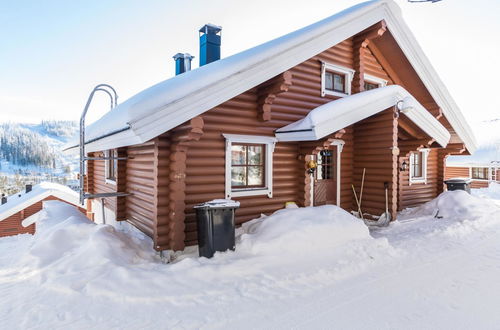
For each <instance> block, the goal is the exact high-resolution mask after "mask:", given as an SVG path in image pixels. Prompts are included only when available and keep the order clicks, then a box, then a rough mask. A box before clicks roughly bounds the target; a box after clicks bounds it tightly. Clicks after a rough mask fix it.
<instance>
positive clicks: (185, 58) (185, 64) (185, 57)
mask: <svg viewBox="0 0 500 330" xmlns="http://www.w3.org/2000/svg"><path fill="white" fill-rule="evenodd" d="M173 57H174V60H175V75H176V76H177V75H179V74H181V73H184V72H186V71H191V61H192V60H193V58H194V56H192V55H191V54H189V53H177V54H175V55H174V56H173Z"/></svg>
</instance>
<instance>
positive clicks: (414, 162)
mask: <svg viewBox="0 0 500 330" xmlns="http://www.w3.org/2000/svg"><path fill="white" fill-rule="evenodd" d="M410 166H411V167H412V171H413V175H412V177H413V178H421V177H423V170H422V168H423V162H422V153H421V152H416V153H412V154H411V155H410Z"/></svg>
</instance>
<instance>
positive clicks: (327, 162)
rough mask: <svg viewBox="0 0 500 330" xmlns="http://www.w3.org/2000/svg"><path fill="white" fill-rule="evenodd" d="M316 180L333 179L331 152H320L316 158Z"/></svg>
mask: <svg viewBox="0 0 500 330" xmlns="http://www.w3.org/2000/svg"><path fill="white" fill-rule="evenodd" d="M316 163H317V168H316V179H317V180H332V179H333V153H332V151H331V150H321V151H320V152H319V154H318V156H317V162H316Z"/></svg>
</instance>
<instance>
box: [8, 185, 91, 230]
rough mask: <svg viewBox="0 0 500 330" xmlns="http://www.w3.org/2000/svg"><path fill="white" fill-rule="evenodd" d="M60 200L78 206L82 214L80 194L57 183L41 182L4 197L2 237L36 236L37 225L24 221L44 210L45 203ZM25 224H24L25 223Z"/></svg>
mask: <svg viewBox="0 0 500 330" xmlns="http://www.w3.org/2000/svg"><path fill="white" fill-rule="evenodd" d="M48 200H59V201H63V202H66V203H68V204H72V205H75V206H77V207H78V208H79V209H80V211H81V212H83V213H86V210H85V209H83V208H81V207H80V206H78V205H79V201H78V194H77V193H76V192H74V191H73V190H71V189H70V188H68V187H65V186H62V185H60V184H57V183H50V182H41V183H39V184H37V185H35V186H33V187H32V186H31V185H27V186H26V189H25V191H23V192H19V193H18V194H15V195H12V196H8V197H5V196H2V202H1V204H0V237H4V236H12V235H17V234H26V233H28V234H34V233H35V231H36V224H35V223H29V224H26V223H25V222H24V221H25V220H26V219H27V218H28V217H30V216H32V215H33V214H35V213H37V212H39V211H41V210H42V208H43V202H45V201H48ZM23 222H24V223H23Z"/></svg>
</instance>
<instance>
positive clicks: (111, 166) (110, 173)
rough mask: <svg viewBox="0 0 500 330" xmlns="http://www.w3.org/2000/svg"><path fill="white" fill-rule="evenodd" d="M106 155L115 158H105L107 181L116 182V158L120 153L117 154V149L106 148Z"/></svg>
mask: <svg viewBox="0 0 500 330" xmlns="http://www.w3.org/2000/svg"><path fill="white" fill-rule="evenodd" d="M104 156H105V157H106V158H113V159H106V160H105V164H106V166H105V171H106V182H107V183H115V182H116V173H117V168H118V160H117V159H116V158H117V157H118V155H117V152H116V149H113V150H106V151H105V152H104Z"/></svg>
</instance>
